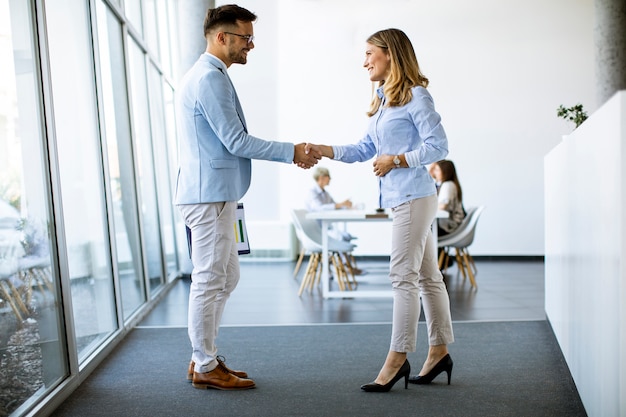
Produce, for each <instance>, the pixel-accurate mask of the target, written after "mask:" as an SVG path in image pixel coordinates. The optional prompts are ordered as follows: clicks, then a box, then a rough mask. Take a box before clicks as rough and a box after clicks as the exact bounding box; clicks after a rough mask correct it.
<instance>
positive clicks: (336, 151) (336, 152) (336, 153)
mask: <svg viewBox="0 0 626 417" xmlns="http://www.w3.org/2000/svg"><path fill="white" fill-rule="evenodd" d="M332 148H333V159H335V160H339V159H341V157H343V149H341V147H339V146H333V147H332Z"/></svg>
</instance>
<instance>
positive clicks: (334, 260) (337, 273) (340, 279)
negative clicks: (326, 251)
mask: <svg viewBox="0 0 626 417" xmlns="http://www.w3.org/2000/svg"><path fill="white" fill-rule="evenodd" d="M330 260H331V262H332V263H333V267H334V268H335V278H337V285H338V286H339V291H345V289H346V288H345V286H344V283H343V277H342V276H341V271H340V270H339V266H338V265H337V254H336V253H333V254H332V255H330Z"/></svg>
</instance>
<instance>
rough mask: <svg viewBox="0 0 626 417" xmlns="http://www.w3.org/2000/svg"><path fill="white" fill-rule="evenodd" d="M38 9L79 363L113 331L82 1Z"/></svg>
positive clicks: (56, 1) (52, 0) (59, 0)
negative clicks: (42, 12) (44, 27)
mask: <svg viewBox="0 0 626 417" xmlns="http://www.w3.org/2000/svg"><path fill="white" fill-rule="evenodd" d="M64 4H65V2H64V1H63V0H48V1H47V2H46V9H47V11H48V13H47V16H46V24H47V33H48V48H49V56H50V58H49V60H50V80H51V88H52V98H53V107H54V119H55V120H54V124H53V126H54V128H55V139H56V146H57V154H58V162H59V168H58V170H59V177H60V181H61V184H62V186H61V193H62V205H63V218H64V222H63V225H64V232H65V239H66V243H65V245H66V250H67V263H68V269H69V278H70V282H71V293H72V308H73V313H74V314H73V318H74V333H75V338H76V348H77V350H78V357H79V361H81V362H82V361H83V360H84V359H85V358H86V357H88V355H90V354H91V353H92V352H93V351H94V350H95V349H96V348H97V347H98V346H100V344H101V343H102V341H103V340H104V339H106V338H107V337H108V336H109V335H110V334H111V333H112V332H113V331H115V330H116V329H117V328H118V325H117V323H118V317H117V313H116V308H115V305H116V304H115V294H114V291H113V272H112V267H111V256H110V247H109V235H108V230H107V214H106V204H105V193H104V180H103V166H102V162H101V161H102V152H101V144H100V134H99V131H98V113H97V99H96V92H95V75H94V70H93V68H94V66H93V49H92V42H91V36H88V34H89V33H90V27H89V8H88V4H87V3H86V2H83V3H79V4H77V6H76V7H73V8H71V9H66V8H65V7H64Z"/></svg>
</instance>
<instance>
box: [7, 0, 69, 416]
mask: <svg viewBox="0 0 626 417" xmlns="http://www.w3.org/2000/svg"><path fill="white" fill-rule="evenodd" d="M30 5H31V3H30V2H24V1H21V0H11V1H7V0H0V60H1V61H2V65H0V370H1V372H0V415H13V414H15V415H19V414H21V413H22V411H23V410H24V409H26V408H28V407H29V405H31V404H32V403H33V402H34V401H37V400H38V399H39V398H41V397H42V396H44V395H46V394H47V393H48V392H50V391H51V389H52V388H53V387H55V386H56V384H57V383H58V382H59V381H61V380H62V379H63V378H64V377H65V376H66V375H67V374H68V372H69V371H68V369H69V366H68V360H67V351H66V350H65V343H64V337H63V335H64V329H63V328H62V326H61V323H62V322H61V317H60V314H59V313H60V311H59V309H58V308H57V306H58V305H59V300H60V298H59V292H58V288H60V287H59V283H58V280H57V277H56V275H57V274H56V272H55V271H57V268H56V263H55V261H54V259H55V258H54V256H53V253H55V252H56V250H55V248H56V246H55V242H54V239H53V229H52V227H53V225H54V221H53V218H52V215H51V201H50V199H49V196H50V195H51V194H50V175H49V172H50V171H49V169H48V168H49V165H48V163H47V152H46V147H45V146H46V145H45V144H46V140H45V136H44V129H43V126H45V125H44V120H43V112H42V109H43V106H42V97H41V94H40V92H41V77H40V73H41V72H40V68H39V61H38V59H37V57H38V51H37V45H36V38H35V37H34V36H33V33H34V30H33V29H34V22H35V19H34V12H33V10H32V9H31V8H30Z"/></svg>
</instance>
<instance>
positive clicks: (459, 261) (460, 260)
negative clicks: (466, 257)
mask: <svg viewBox="0 0 626 417" xmlns="http://www.w3.org/2000/svg"><path fill="white" fill-rule="evenodd" d="M456 264H457V265H458V267H459V271H461V275H463V279H465V278H467V275H465V266H464V264H463V258H461V249H459V248H456Z"/></svg>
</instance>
